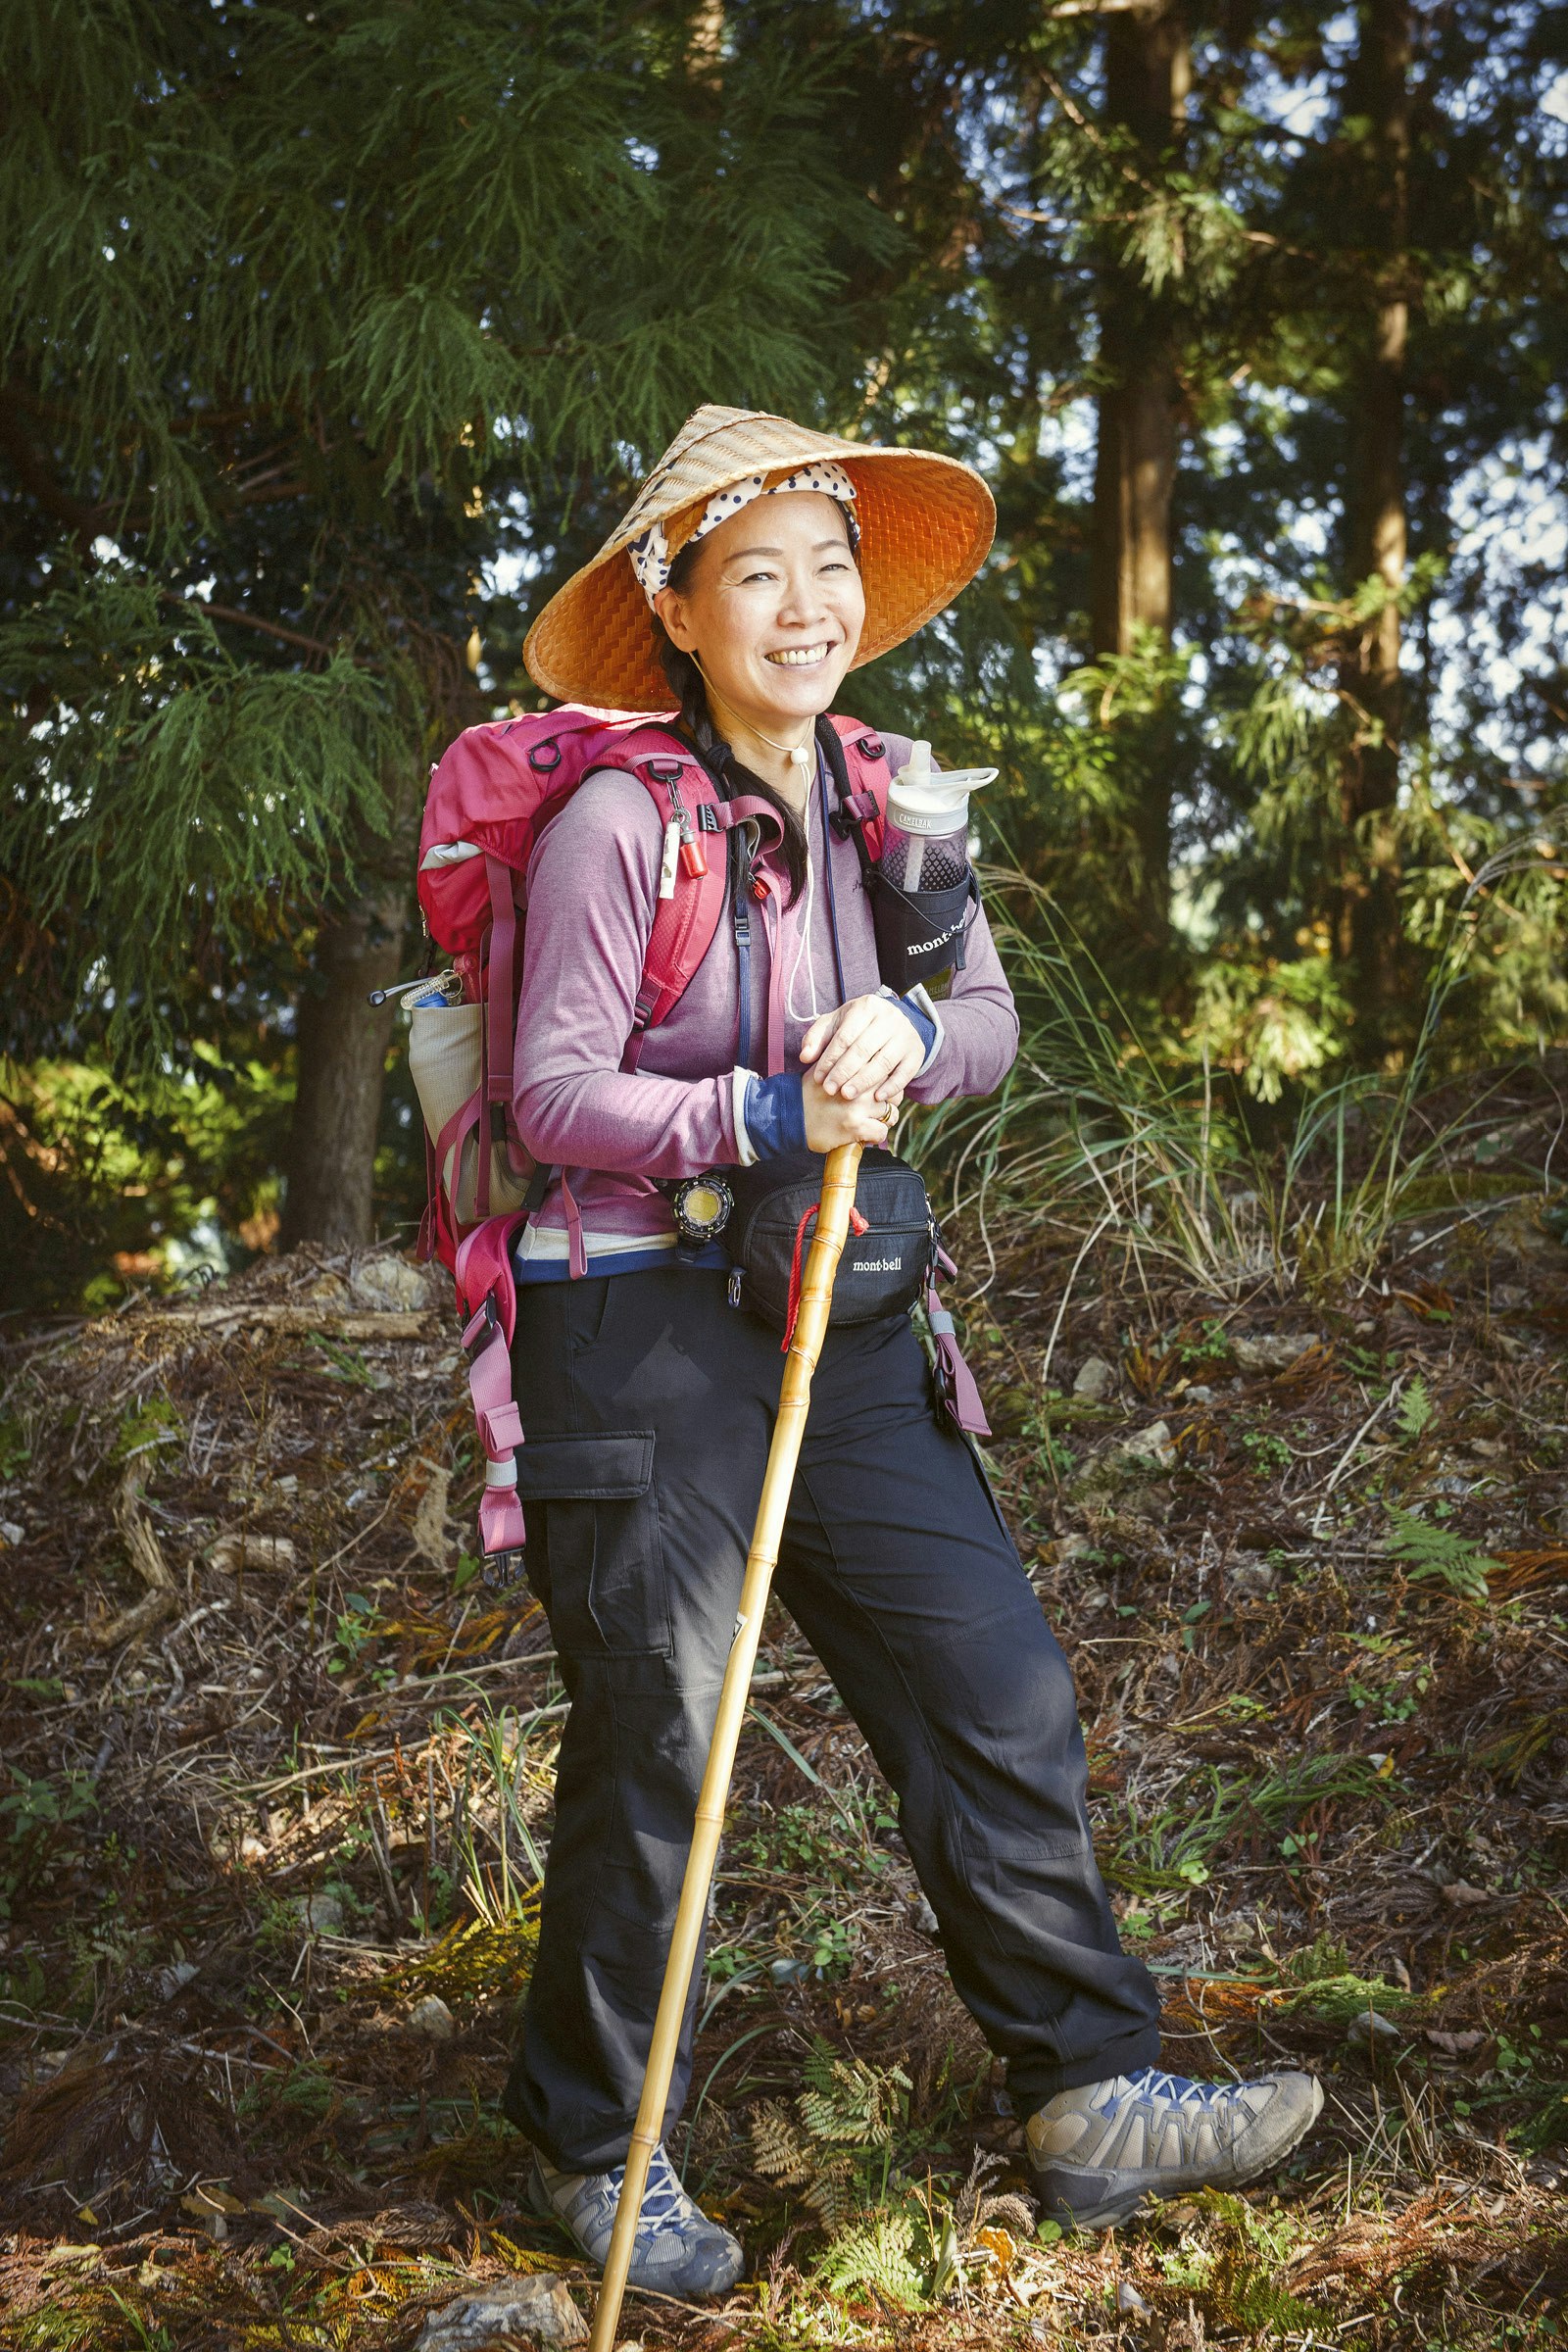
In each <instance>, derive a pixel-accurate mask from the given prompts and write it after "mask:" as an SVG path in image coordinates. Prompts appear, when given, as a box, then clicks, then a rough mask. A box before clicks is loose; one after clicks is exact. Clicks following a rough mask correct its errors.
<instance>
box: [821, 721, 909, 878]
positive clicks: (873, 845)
mask: <svg viewBox="0 0 1568 2352" xmlns="http://www.w3.org/2000/svg"><path fill="white" fill-rule="evenodd" d="M816 736H817V742H818V743H819V744H820V746H821V748H822V753H823V757H824V758H825V759H826V760H827V765H828V772H829V773H830V775H831V776H832V778H833V784H834V789H835V791H836V793H837V795H838V804H839V805H838V807H837V809H835V810H834V812H833V816H832V819H831V822H832V826H833V830H834V832H835V833H836V834H837V835H838V836H839V839H840V840H841V841H842V840H844V839H845V838H846V837H848V838H849V839H851V840H853V841H854V843H855V854H856V856H857V857H858V859H859V861H860V878H861V880H862V881H865V880H866V879H868V877H869V875H870V870H871V867H872V866H873V865H874V864H875V863H876V861H877V859H878V858H880V857H881V855H882V833H883V827H884V825H885V824H886V822H887V812H888V786H889V784H890V783H891V781H892V776H891V773H890V771H889V767H888V747H887V745H886V744H885V743H884V742H883V740H882V738H881V736H880V735H878V734H877V733H876V732H875V730H874V729H873V728H870V727H867V726H863V725H862V724H861V722H860V720H859V719H858V718H846V717H844V716H842V715H841V714H840V713H838V712H836V711H835V712H834V713H833V714H832V715H831V716H830V717H828V718H819V719H818V720H817V722H816Z"/></svg>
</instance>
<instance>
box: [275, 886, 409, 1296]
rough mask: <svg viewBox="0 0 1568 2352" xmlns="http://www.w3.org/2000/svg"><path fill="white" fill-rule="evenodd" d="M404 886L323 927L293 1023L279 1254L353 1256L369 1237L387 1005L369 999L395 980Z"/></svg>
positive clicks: (390, 1013)
mask: <svg viewBox="0 0 1568 2352" xmlns="http://www.w3.org/2000/svg"><path fill="white" fill-rule="evenodd" d="M407 920H408V893H407V890H406V888H399V889H397V890H396V891H392V890H389V891H387V892H386V894H385V895H384V897H382V898H379V899H374V900H368V901H366V902H365V903H363V904H362V905H359V906H357V907H351V908H350V909H349V910H348V911H347V912H346V913H343V914H341V915H337V916H335V917H333V918H332V919H330V920H328V921H324V922H323V923H322V925H321V928H320V931H319V934H318V938H317V947H316V967H315V970H314V972H313V974H312V981H311V985H310V986H309V987H308V988H307V989H305V990H304V991H302V992H301V996H300V1001H299V1010H298V1015H297V1038H298V1054H297V1070H298V1076H297V1079H296V1084H295V1095H294V1118H293V1124H292V1127H291V1129H290V1133H289V1147H288V1191H287V1196H286V1199H285V1201H284V1206H283V1230H282V1236H281V1242H282V1247H283V1248H284V1249H285V1250H292V1249H295V1248H296V1247H297V1246H298V1245H299V1244H300V1243H301V1242H324V1243H325V1244H326V1245H327V1246H328V1247H329V1248H332V1249H337V1250H345V1249H359V1248H361V1247H363V1245H364V1244H365V1243H367V1242H368V1241H369V1240H371V1238H372V1223H371V1193H372V1187H373V1182H374V1176H375V1138H376V1130H377V1127H378V1126H379V1123H380V1117H381V1081H382V1075H383V1072H384V1070H385V1067H386V1054H387V1046H388V1044H389V1043H390V1040H391V1036H392V1023H393V1021H394V1019H395V1018H396V1010H395V1006H393V1005H382V1006H381V1007H380V1008H379V1009H377V1008H375V1007H374V1006H372V1005H369V1004H368V1002H367V999H368V995H369V992H370V991H371V989H373V988H385V987H387V986H388V985H389V983H390V982H392V981H393V980H395V979H396V978H397V976H398V966H399V964H400V963H401V962H402V959H403V942H404V932H405V928H406V925H407Z"/></svg>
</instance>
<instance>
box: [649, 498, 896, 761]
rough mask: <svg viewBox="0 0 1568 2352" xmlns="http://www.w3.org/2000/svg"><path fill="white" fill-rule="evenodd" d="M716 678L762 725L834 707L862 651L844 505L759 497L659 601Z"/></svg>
mask: <svg viewBox="0 0 1568 2352" xmlns="http://www.w3.org/2000/svg"><path fill="white" fill-rule="evenodd" d="M655 609H656V611H657V612H658V613H659V617H660V619H661V620H662V622H663V624H664V627H665V628H666V630H667V631H668V633H669V635H670V637H671V638H672V640H673V641H674V643H675V644H676V645H677V646H679V648H680V650H681V652H682V653H684V654H695V655H696V657H697V659H698V661H699V662H701V664H702V666H703V670H704V673H705V674H706V676H707V678H708V681H709V683H710V685H711V686H712V687H713V689H714V690H715V692H716V693H717V694H718V695H719V696H721V697H722V699H723V700H724V701H725V702H726V703H728V704H729V705H730V707H731V709H732V710H734V711H738V712H739V713H740V715H741V717H742V718H744V719H747V720H749V721H750V722H751V723H752V724H753V725H755V726H758V727H760V729H761V730H762V732H763V733H764V734H766V733H772V732H774V731H775V730H777V729H781V728H782V729H785V730H789V729H790V727H791V722H798V721H800V720H802V719H810V718H816V717H817V716H819V715H820V713H821V712H822V711H826V710H829V709H830V708H831V706H832V703H833V698H834V696H835V695H836V694H837V692H838V690H839V686H840V683H841V682H842V680H843V677H844V673H845V671H846V670H847V669H848V668H849V666H850V663H851V662H853V661H854V659H855V651H856V648H857V646H858V644H859V642H860V630H861V628H862V626H863V625H864V621H865V591H864V589H863V587H862V586H861V582H860V574H859V572H858V569H857V568H856V563H855V558H854V557H853V555H852V554H851V553H850V540H849V530H848V527H847V524H846V520H845V515H844V510H843V508H842V507H841V506H840V505H839V503H838V501H837V500H836V499H831V498H829V497H827V496H826V494H825V493H824V492H823V491H820V490H786V491H782V492H775V493H774V495H773V496H772V497H771V498H754V499H753V501H752V503H751V505H750V506H749V507H743V508H742V509H741V511H740V513H739V514H738V515H730V516H729V517H728V519H727V520H726V521H724V522H721V523H720V524H719V526H718V528H717V529H716V530H715V531H711V532H710V533H709V535H708V537H707V538H706V539H705V540H703V542H702V543H701V545H700V547H699V548H698V551H697V555H696V559H695V563H694V566H693V571H692V576H691V579H690V580H689V581H688V583H687V585H686V587H685V588H684V589H679V590H677V589H674V588H663V589H661V591H660V593H659V597H658V601H657V604H656V607H655Z"/></svg>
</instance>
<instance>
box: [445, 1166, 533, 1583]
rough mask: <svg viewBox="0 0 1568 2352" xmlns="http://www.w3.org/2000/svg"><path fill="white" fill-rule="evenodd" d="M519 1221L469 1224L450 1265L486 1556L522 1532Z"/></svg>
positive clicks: (509, 1547) (510, 1546)
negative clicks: (517, 1390)
mask: <svg viewBox="0 0 1568 2352" xmlns="http://www.w3.org/2000/svg"><path fill="white" fill-rule="evenodd" d="M525 1222H526V1219H525V1217H524V1216H523V1215H522V1214H520V1213H517V1212H514V1213H512V1214H510V1215H507V1216H500V1217H491V1218H489V1219H488V1220H487V1221H486V1222H485V1223H484V1224H482V1225H477V1226H475V1228H474V1230H473V1231H472V1233H470V1234H469V1235H468V1236H467V1238H466V1241H464V1242H463V1243H462V1244H461V1246H460V1248H459V1250H458V1256H457V1265H456V1268H455V1272H456V1276H457V1285H458V1303H459V1305H460V1307H461V1308H462V1310H463V1312H464V1313H465V1315H466V1317H467V1320H466V1323H465V1325H464V1327H463V1350H464V1353H465V1354H466V1357H467V1359H468V1394H469V1397H471V1398H472V1400H473V1419H474V1426H475V1428H476V1429H477V1430H478V1433H479V1443H480V1445H481V1446H483V1447H484V1456H485V1463H484V1494H483V1495H482V1496H481V1498H480V1502H479V1541H480V1544H481V1545H482V1547H483V1549H484V1550H485V1552H486V1553H492V1552H498V1551H513V1550H515V1549H516V1548H517V1546H518V1545H520V1544H522V1542H523V1540H524V1532H525V1531H524V1528H523V1521H522V1505H521V1503H520V1502H519V1500H518V1498H517V1447H518V1446H520V1445H521V1444H522V1419H521V1416H520V1414H519V1413H518V1411H517V1406H516V1400H515V1397H514V1396H513V1394H512V1334H513V1329H514V1327H515V1319H516V1303H517V1295H516V1290H515V1284H514V1280H513V1273H512V1255H511V1252H512V1245H513V1242H514V1241H515V1238H516V1235H517V1233H518V1232H519V1231H520V1229H521V1227H522V1226H523V1224H524V1223H525ZM475 1301H476V1302H475Z"/></svg>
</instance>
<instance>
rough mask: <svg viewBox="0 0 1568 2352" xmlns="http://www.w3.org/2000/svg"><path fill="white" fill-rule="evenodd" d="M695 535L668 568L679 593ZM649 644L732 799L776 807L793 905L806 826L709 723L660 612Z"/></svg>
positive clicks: (698, 681) (699, 685)
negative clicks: (750, 797)
mask: <svg viewBox="0 0 1568 2352" xmlns="http://www.w3.org/2000/svg"><path fill="white" fill-rule="evenodd" d="M702 546H703V543H702V541H701V540H700V539H688V540H687V542H686V544H685V546H684V547H683V548H682V549H681V551H680V553H679V555H678V556H677V557H676V558H675V561H674V562H673V564H671V565H670V567H669V583H668V584H669V586H670V587H671V588H673V589H675V590H676V591H677V592H679V593H684V592H685V590H686V589H688V588H689V587H690V586H691V582H692V573H693V571H694V570H695V568H696V564H697V558H698V556H699V555H700V554H701V552H702ZM654 646H655V650H656V651H657V653H658V655H659V665H660V667H661V669H662V671H663V673H664V675H665V677H666V678H667V679H668V680H669V690H670V692H671V694H673V696H674V697H675V700H676V702H677V703H678V704H679V705H680V723H681V726H682V728H683V729H684V730H685V732H686V734H687V735H688V736H690V738H691V740H692V742H693V743H694V744H696V746H697V748H698V750H699V751H700V752H701V753H702V754H703V755H704V757H705V758H706V759H708V760H711V762H712V764H713V766H714V767H716V768H717V769H718V770H719V772H720V774H721V775H723V776H724V777H725V778H726V780H727V782H728V784H729V788H730V790H731V792H732V793H733V794H735V796H736V797H737V798H739V796H740V795H741V794H742V793H755V794H756V795H757V798H758V799H759V800H762V801H765V802H766V803H767V805H768V807H769V808H770V809H775V810H776V811H777V814H778V821H779V823H780V824H781V825H782V826H783V828H784V838H783V841H782V843H781V844H780V852H779V854H780V856H781V857H782V858H783V860H784V870H785V873H786V874H787V875H788V876H789V886H790V893H789V899H788V902H787V904H788V905H790V906H791V907H793V906H794V904H795V901H796V899H797V898H798V897H799V896H800V893H801V892H802V891H803V890H804V889H805V888H806V860H807V846H806V827H805V826H804V825H803V824H802V822H801V820H800V818H799V817H798V816H797V815H796V813H795V811H794V809H792V808H791V807H790V805H789V803H788V802H787V801H785V800H783V799H781V798H780V796H779V794H778V793H776V792H775V791H774V789H773V787H772V785H771V784H768V783H765V782H764V781H763V779H762V778H761V777H760V775H758V774H757V773H756V771H755V769H753V768H750V767H747V766H745V765H743V763H742V762H741V761H740V760H737V758H736V757H735V754H734V753H733V752H732V751H731V749H730V747H729V745H728V744H727V743H726V742H725V740H724V738H723V736H722V735H721V734H720V733H719V731H718V729H717V727H716V726H715V725H714V724H713V714H712V712H711V711H710V709H709V707H708V689H707V687H706V686H705V685H704V683H703V673H702V671H701V670H700V669H699V668H698V666H697V664H696V662H694V661H693V660H692V658H691V656H690V654H683V653H682V652H681V650H680V647H679V646H678V645H677V644H676V643H675V641H674V639H673V638H672V637H671V636H670V634H669V632H668V631H667V629H666V628H665V627H664V624H663V622H662V620H661V619H660V617H659V614H658V613H655V614H654Z"/></svg>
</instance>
